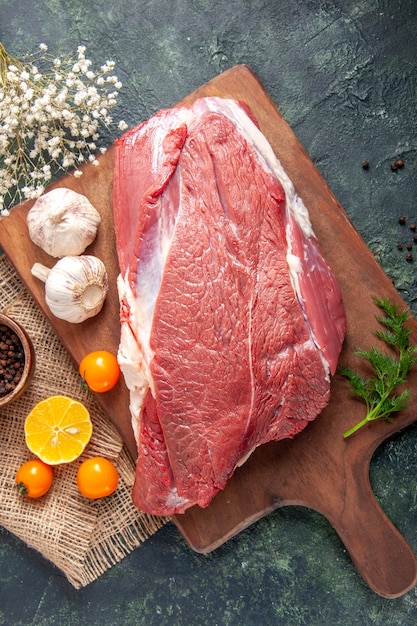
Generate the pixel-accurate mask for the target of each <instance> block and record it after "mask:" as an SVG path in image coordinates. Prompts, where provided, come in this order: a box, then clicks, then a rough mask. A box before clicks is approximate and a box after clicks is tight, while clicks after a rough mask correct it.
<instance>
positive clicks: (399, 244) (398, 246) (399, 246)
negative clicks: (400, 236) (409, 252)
mask: <svg viewBox="0 0 417 626" xmlns="http://www.w3.org/2000/svg"><path fill="white" fill-rule="evenodd" d="M397 248H398V250H402V249H403V244H402V243H401V241H399V242H398V243H397Z"/></svg>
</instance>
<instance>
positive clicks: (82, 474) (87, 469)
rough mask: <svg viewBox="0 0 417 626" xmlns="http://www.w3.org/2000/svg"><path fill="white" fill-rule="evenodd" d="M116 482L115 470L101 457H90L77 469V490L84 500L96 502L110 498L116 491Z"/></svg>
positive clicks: (117, 476) (117, 475) (117, 479)
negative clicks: (88, 499)
mask: <svg viewBox="0 0 417 626" xmlns="http://www.w3.org/2000/svg"><path fill="white" fill-rule="evenodd" d="M118 482H119V474H118V471H117V468H116V467H115V466H114V465H113V463H111V462H110V461H109V460H108V459H105V458H104V457H102V456H94V457H91V458H90V459H87V460H86V461H83V462H82V463H81V465H80V467H79V468H78V472H77V486H78V490H79V491H80V493H81V494H82V495H83V496H85V497H86V498H90V499H92V500H96V499H97V498H104V497H105V496H110V495H111V494H112V493H113V492H114V491H116V488H117V483H118Z"/></svg>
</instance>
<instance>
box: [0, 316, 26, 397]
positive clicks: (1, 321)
mask: <svg viewBox="0 0 417 626" xmlns="http://www.w3.org/2000/svg"><path fill="white" fill-rule="evenodd" d="M0 326H7V327H8V328H10V330H12V331H13V332H14V333H15V334H16V335H17V337H18V339H19V342H20V343H21V345H22V348H23V354H24V365H23V372H22V376H21V378H20V380H19V382H18V383H17V384H16V386H15V387H14V388H13V389H12V390H11V391H10V392H9V393H7V394H6V395H2V396H0V408H1V407H3V406H6V404H10V402H13V401H14V400H16V399H17V398H19V396H21V395H22V393H23V392H24V391H25V390H26V388H27V387H28V385H29V383H30V381H31V379H32V375H33V372H34V370H35V350H34V348H33V344H32V341H31V339H30V337H29V335H28V334H27V332H26V331H25V329H24V328H23V327H22V326H21V325H20V324H19V323H18V322H16V321H15V320H14V319H12V318H11V317H9V316H8V315H4V313H0Z"/></svg>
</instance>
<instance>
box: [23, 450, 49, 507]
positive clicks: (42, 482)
mask: <svg viewBox="0 0 417 626" xmlns="http://www.w3.org/2000/svg"><path fill="white" fill-rule="evenodd" d="M53 480H54V472H53V469H52V467H51V466H50V465H47V464H46V463H44V462H43V461H41V460H40V459H32V460H31V461H26V463H23V465H21V466H20V467H19V469H18V470H17V473H16V484H17V489H18V492H19V494H21V495H23V496H27V497H28V498H40V497H41V496H44V495H45V493H47V492H48V491H49V489H50V488H51V485H52V482H53Z"/></svg>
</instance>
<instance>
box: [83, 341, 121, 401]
mask: <svg viewBox="0 0 417 626" xmlns="http://www.w3.org/2000/svg"><path fill="white" fill-rule="evenodd" d="M79 372H80V375H81V377H82V378H83V380H84V381H85V383H86V384H87V385H88V387H89V388H90V389H91V390H92V391H96V392H98V393H103V392H105V391H109V390H110V389H113V387H114V386H115V385H116V384H117V381H118V380H119V378H120V367H119V364H118V362H117V358H116V357H115V355H114V354H112V353H111V352H108V351H107V350H95V351H94V352H90V353H89V354H86V355H85V357H84V358H83V359H82V361H81V363H80V366H79Z"/></svg>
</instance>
